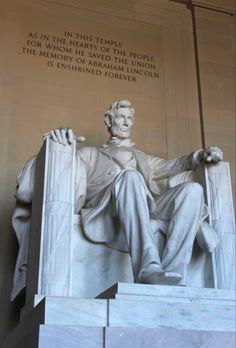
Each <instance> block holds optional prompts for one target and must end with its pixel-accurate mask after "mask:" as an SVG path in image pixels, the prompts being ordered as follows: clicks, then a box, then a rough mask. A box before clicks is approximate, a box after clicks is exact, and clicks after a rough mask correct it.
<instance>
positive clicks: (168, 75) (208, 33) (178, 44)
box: [0, 0, 235, 336]
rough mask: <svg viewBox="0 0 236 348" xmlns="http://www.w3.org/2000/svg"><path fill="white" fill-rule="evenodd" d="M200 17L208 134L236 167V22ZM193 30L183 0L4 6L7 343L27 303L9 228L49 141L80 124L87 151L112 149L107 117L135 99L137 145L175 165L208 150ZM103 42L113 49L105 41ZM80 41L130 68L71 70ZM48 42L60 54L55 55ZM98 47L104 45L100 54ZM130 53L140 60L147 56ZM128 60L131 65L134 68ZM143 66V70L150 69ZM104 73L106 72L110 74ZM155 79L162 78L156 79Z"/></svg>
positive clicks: (45, 1)
mask: <svg viewBox="0 0 236 348" xmlns="http://www.w3.org/2000/svg"><path fill="white" fill-rule="evenodd" d="M197 3H201V1H198V2H197ZM202 3H204V5H209V6H213V7H216V8H217V9H219V8H221V7H222V6H223V7H224V8H225V9H226V10H228V9H229V10H230V11H232V12H233V11H234V6H235V5H234V1H233V0H227V1H223V0H211V1H210V0H209V1H202ZM195 12H196V28H197V40H198V56H199V65H200V66H199V67H200V80H201V85H202V101H203V115H204V122H203V128H204V129H203V130H204V137H205V141H206V144H207V145H209V144H213V145H214V144H219V146H221V147H222V149H223V150H224V152H225V160H226V161H230V162H231V166H232V168H233V160H234V146H233V145H234V133H233V128H234V110H235V104H234V96H235V46H234V43H235V41H234V39H235V36H234V22H235V16H229V15H227V14H223V13H220V12H215V11H214V12H213V11H211V10H208V9H203V8H196V9H195ZM192 28H193V27H192V17H191V13H190V11H189V10H188V9H187V8H186V7H185V6H184V5H183V4H181V3H178V2H177V1H166V0H146V1H143V0H135V1H131V0H130V1H127V0H126V1H123V0H122V1H120V0H112V1H108V0H97V1H93V0H89V1H87V0H86V1H85V0H67V1H65V0H58V1H57V2H55V1H51V0H24V1H23V0H12V1H11V2H5V3H4V5H2V9H1V13H0V38H1V42H2V47H3V48H2V49H1V60H0V83H1V85H0V93H1V96H2V98H1V106H0V117H1V127H0V133H1V136H0V145H1V152H0V163H1V169H0V178H1V184H0V212H1V213H0V214H1V218H0V224H1V234H0V238H1V241H0V248H1V253H0V255H1V262H0V264H1V271H0V284H1V294H2V296H1V301H2V303H1V309H2V315H1V318H0V321H1V323H0V327H1V329H2V334H1V335H2V336H4V335H5V334H6V332H7V331H9V329H10V328H11V327H12V326H14V324H15V323H16V322H17V320H18V313H19V311H18V307H19V306H20V300H18V301H16V303H13V304H10V302H9V293H10V289H11V284H12V274H13V268H14V263H15V257H16V251H17V242H16V239H15V237H14V234H13V231H12V229H11V227H10V225H11V214H12V210H13V207H14V187H15V177H16V174H17V172H18V171H19V169H20V168H21V167H22V164H23V163H24V162H25V161H26V160H27V159H28V158H29V157H30V156H31V155H32V154H34V153H36V152H37V151H38V149H39V147H40V145H41V142H42V137H41V135H42V134H43V133H44V132H46V131H48V130H50V129H52V128H55V127H58V126H72V127H73V128H74V130H75V131H76V132H77V133H80V134H82V135H84V136H85V137H86V138H87V144H91V145H94V146H99V145H101V144H102V143H104V142H105V141H106V137H107V135H106V130H105V127H104V124H103V113H104V110H105V108H106V107H107V105H108V104H109V103H110V102H111V101H113V100H117V99H121V98H129V99H130V100H131V101H132V102H133V104H134V106H135V108H136V113H137V114H136V128H135V130H134V134H133V138H134V141H135V142H136V144H137V146H138V147H140V148H142V149H144V150H145V151H147V152H150V153H158V154H159V155H160V156H163V157H166V158H173V157H175V156H179V155H181V154H184V153H188V152H190V151H192V150H193V149H196V148H199V147H201V143H202V139H201V122H200V113H199V99H198V90H197V78H196V62H195V54H194V40H193V29H192ZM65 32H67V36H66V35H65ZM71 34H72V37H70V35H71ZM81 35H83V39H82V36H81ZM48 37H49V39H48ZM53 37H55V39H53ZM97 37H98V38H100V39H106V40H110V42H109V43H108V41H102V40H97V39H96V38H97ZM78 38H79V41H80V42H83V43H84V47H82V49H83V50H84V55H85V56H86V59H87V58H88V51H91V52H92V53H99V54H104V57H103V61H102V58H101V56H100V57H99V58H98V56H97V58H92V61H97V62H98V61H99V62H103V63H109V59H110V58H107V57H106V56H108V57H111V59H112V61H113V64H114V65H116V66H123V69H124V70H123V71H120V72H119V74H118V73H117V71H115V69H113V70H112V71H110V70H111V69H106V68H104V67H103V68H101V67H100V68H98V69H97V68H96V67H91V66H90V72H87V73H86V72H84V71H83V72H82V71H81V70H80V71H79V72H78V71H71V70H72V68H71V67H70V68H69V67H68V66H69V65H72V62H73V63H74V62H75V64H74V65H75V66H77V68H78V66H80V67H85V65H84V66H83V64H82V63H81V61H80V59H81V60H82V59H83V58H84V56H83V54H82V53H81V52H80V53H78V52H77V53H75V49H80V50H81V47H79V48H78V47H76V43H75V44H74V45H75V46H73V44H71V46H68V42H69V40H70V39H73V40H74V41H78ZM63 39H64V40H66V43H65V41H64V42H63ZM48 40H49V41H48ZM53 40H54V41H53ZM111 41H113V44H111ZM119 43H120V44H119ZM45 44H53V45H56V46H57V47H58V46H59V47H61V48H58V49H57V48H50V46H45ZM85 44H87V46H86V45H85ZM89 44H90V45H94V46H95V45H96V46H97V50H95V48H94V46H93V48H92V46H88V45H89ZM45 47H46V49H45ZM51 47H52V46H51ZM101 47H104V48H103V50H104V51H102V49H101ZM70 49H71V50H70ZM108 49H109V50H108ZM114 49H117V50H119V51H120V52H119V53H117V51H114ZM122 50H123V51H125V54H122V52H121V51H122ZM41 51H43V52H45V51H46V52H47V53H40V52H41ZM52 53H53V55H51V54H52ZM131 53H136V54H140V53H141V54H142V58H138V57H137V55H136V56H134V55H131ZM47 54H48V55H49V56H47ZM55 54H56V55H55ZM144 55H145V56H148V58H147V57H146V58H144ZM71 56H72V62H71V61H70V59H71V58H70V57H71ZM115 56H116V61H115ZM151 57H153V61H152V60H151ZM118 58H119V59H123V61H122V60H118ZM76 59H78V61H76ZM125 59H128V61H127V62H125ZM148 59H149V60H148ZM131 60H132V61H134V62H139V63H143V64H146V66H145V69H144V70H145V71H148V72H149V76H143V73H139V74H134V73H130V72H128V70H127V67H128V68H132V67H133V68H134V67H135V66H134V65H132V64H136V63H131ZM87 63H88V59H87ZM87 63H86V64H87ZM62 64H64V66H63V65H62ZM65 64H66V67H65ZM147 64H149V65H147ZM151 65H155V67H153V66H151ZM147 66H148V68H147ZM87 68H88V66H87ZM92 68H94V70H91V69H92ZM141 68H142V70H143V66H141ZM96 70H101V74H100V73H98V72H96ZM121 70H122V68H121ZM108 71H110V75H109V73H108ZM129 71H130V70H129ZM115 72H116V74H118V75H115V74H114V73H115ZM150 73H152V74H153V75H152V76H150ZM99 74H100V75H99ZM154 74H156V75H154ZM120 75H122V76H120ZM123 75H125V76H126V78H125V77H124V76H123ZM157 75H158V76H157ZM127 76H129V77H127Z"/></svg>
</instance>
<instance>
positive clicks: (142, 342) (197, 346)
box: [105, 328, 235, 348]
mask: <svg viewBox="0 0 236 348" xmlns="http://www.w3.org/2000/svg"><path fill="white" fill-rule="evenodd" d="M105 335H106V336H105V337H106V347H107V348H120V347H125V348H164V347H166V348H171V347H172V348H190V347H191V348H235V335H234V333H232V332H223V331H220V332H217V331H200V330H199V331H194V330H175V329H145V328H106V331H105Z"/></svg>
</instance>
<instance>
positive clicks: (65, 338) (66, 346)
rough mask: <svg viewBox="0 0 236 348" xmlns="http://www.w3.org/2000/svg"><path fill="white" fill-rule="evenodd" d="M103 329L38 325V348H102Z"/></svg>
mask: <svg viewBox="0 0 236 348" xmlns="http://www.w3.org/2000/svg"><path fill="white" fill-rule="evenodd" d="M103 342H104V328H102V327H89V326H88V327H80V326H69V325H66V326H65V325H63V326H58V325H40V332H39V347H40V348H103V347H104V345H103Z"/></svg>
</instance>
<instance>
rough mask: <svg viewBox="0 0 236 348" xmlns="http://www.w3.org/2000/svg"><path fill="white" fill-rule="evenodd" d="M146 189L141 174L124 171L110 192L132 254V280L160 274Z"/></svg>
mask: <svg viewBox="0 0 236 348" xmlns="http://www.w3.org/2000/svg"><path fill="white" fill-rule="evenodd" d="M147 195H148V190H147V188H146V186H145V183H144V180H143V178H142V177H141V175H140V174H139V173H137V172H135V171H134V170H127V171H125V172H124V173H123V174H122V175H121V176H120V177H119V179H118V180H117V182H116V183H115V185H114V189H113V204H114V206H115V209H116V214H117V216H118V217H119V222H120V226H121V228H122V230H123V233H124V234H125V236H126V240H127V244H128V247H129V250H130V254H131V261H132V267H133V273H134V278H135V281H142V279H144V278H146V276H147V275H149V274H150V273H153V272H160V271H161V262H160V258H159V253H158V249H157V246H156V245H155V241H154V239H153V235H152V233H151V232H150V229H149V221H150V217H149V208H148V199H147Z"/></svg>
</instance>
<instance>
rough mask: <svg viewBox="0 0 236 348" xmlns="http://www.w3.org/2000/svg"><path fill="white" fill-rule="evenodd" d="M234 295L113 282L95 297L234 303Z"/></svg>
mask: <svg viewBox="0 0 236 348" xmlns="http://www.w3.org/2000/svg"><path fill="white" fill-rule="evenodd" d="M235 297H236V294H235V292H234V291H232V290H222V289H211V288H208V289H207V288H190V287H181V286H169V285H147V284H130V283H117V284H114V285H113V286H112V287H110V288H109V289H107V290H105V291H104V292H102V293H101V294H100V295H98V296H97V298H100V299H102V298H104V299H105V298H106V299H108V298H110V299H117V300H118V299H119V300H121V299H123V300H143V301H154V300H158V301H167V302H189V303H194V302H196V303H206V304H212V303H214V304H225V305H234V304H235Z"/></svg>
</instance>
